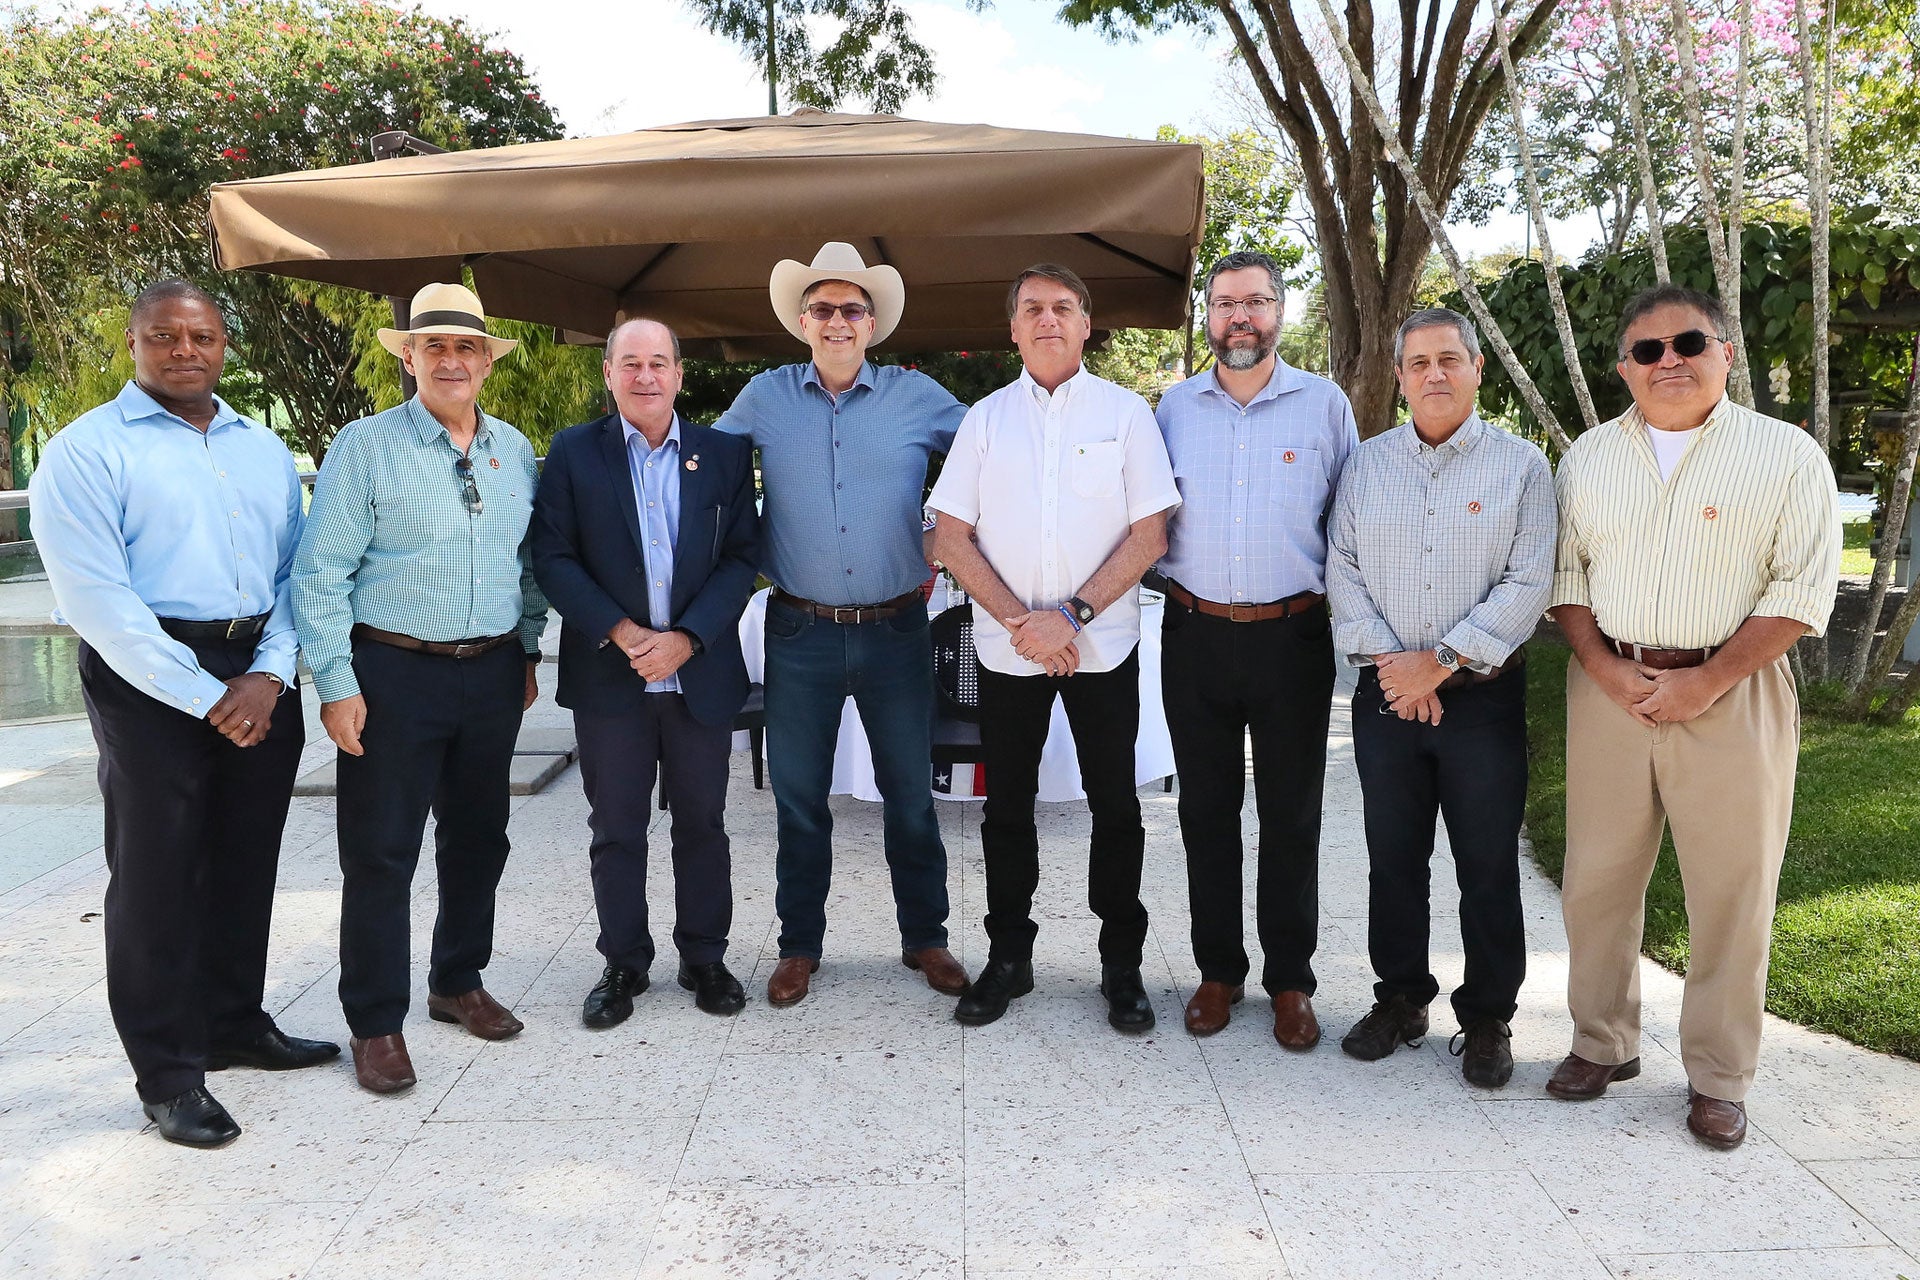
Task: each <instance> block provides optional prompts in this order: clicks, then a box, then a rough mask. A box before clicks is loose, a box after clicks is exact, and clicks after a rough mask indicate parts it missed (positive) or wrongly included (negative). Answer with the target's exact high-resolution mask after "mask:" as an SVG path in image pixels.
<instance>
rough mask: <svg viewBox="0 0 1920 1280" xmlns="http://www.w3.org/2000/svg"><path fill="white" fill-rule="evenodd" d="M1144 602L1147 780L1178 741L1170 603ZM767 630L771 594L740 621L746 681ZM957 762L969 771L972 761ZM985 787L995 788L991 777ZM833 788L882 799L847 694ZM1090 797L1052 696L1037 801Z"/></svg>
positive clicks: (1139, 748) (1163, 767)
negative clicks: (1166, 633)
mask: <svg viewBox="0 0 1920 1280" xmlns="http://www.w3.org/2000/svg"><path fill="white" fill-rule="evenodd" d="M1142 601H1143V603H1142V607H1141V610H1140V737H1139V739H1138V741H1137V742H1136V743H1135V744H1134V750H1133V772H1134V780H1135V781H1136V782H1138V783H1141V784H1144V783H1148V782H1151V781H1153V780H1154V779H1156V778H1164V777H1166V776H1167V775H1168V774H1170V773H1172V772H1173V741H1172V739H1171V738H1169V737H1168V736H1167V713H1166V708H1165V706H1164V704H1163V703H1162V701H1161V698H1160V619H1161V615H1162V613H1163V612H1164V611H1165V605H1164V603H1163V602H1162V601H1161V600H1160V598H1159V597H1158V596H1155V595H1153V594H1152V593H1150V592H1149V593H1147V594H1146V595H1144V596H1143V597H1142ZM945 607H946V594H945V592H944V591H942V590H941V589H940V588H939V587H935V588H934V592H933V599H932V600H931V601H929V602H928V608H927V612H928V613H929V614H936V613H939V612H940V611H941V610H942V609H943V608H945ZM766 629H767V593H766V592H765V591H759V592H756V593H755V594H754V597H753V599H752V600H750V601H748V602H747V611H746V613H744V614H743V615H741V618H740V649H741V653H742V654H743V656H744V657H745V658H746V663H747V678H748V679H749V680H752V681H754V682H755V683H756V684H757V683H760V682H761V681H762V676H763V673H764V671H765V669H766ZM744 741H745V738H744V735H736V745H737V746H738V745H744ZM958 767H959V768H960V769H962V770H966V769H967V768H968V767H969V766H967V765H960V766H958ZM779 768H780V761H779V758H778V757H776V756H774V755H773V754H772V753H771V752H769V753H768V756H767V770H768V772H769V773H772V772H777V771H778V770H779ZM988 785H989V786H991V785H992V779H991V776H990V775H989V779H988ZM954 789H955V790H956V791H961V792H963V793H964V792H965V791H966V790H967V788H966V787H965V786H964V785H962V786H959V787H955V788H954ZM832 791H833V794H835V795H850V796H853V797H855V798H856V799H860V800H870V801H874V802H878V801H879V799H880V789H879V787H877V786H876V785H874V781H873V753H872V751H871V750H870V749H869V748H868V746H867V735H866V730H865V728H864V727H863V726H862V725H861V723H860V713H859V712H858V711H857V710H855V709H854V704H853V699H852V698H848V699H847V702H846V705H845V706H844V707H843V708H841V711H840V740H839V742H838V743H837V744H836V746H835V748H834V753H833V785H832ZM934 794H935V795H936V796H939V797H940V798H941V799H955V800H965V799H971V798H973V797H971V796H969V795H966V794H961V795H953V796H949V795H948V794H947V793H946V792H943V791H937V790H936V791H935V792H934ZM1085 795H1086V792H1084V791H1082V790H1081V789H1080V762H1079V761H1078V760H1077V759H1076V758H1075V756H1074V750H1073V734H1072V732H1071V731H1070V730H1069V729H1068V728H1067V713H1066V709H1065V708H1064V707H1063V706H1062V705H1061V704H1060V701H1059V700H1058V699H1055V700H1054V704H1053V724H1052V726H1051V727H1050V728H1049V729H1048V731H1047V745H1046V747H1045V749H1044V750H1043V751H1042V752H1041V754H1040V797H1039V798H1040V799H1042V800H1048V801H1057V800H1079V799H1082V798H1083V797H1084V796H1085Z"/></svg>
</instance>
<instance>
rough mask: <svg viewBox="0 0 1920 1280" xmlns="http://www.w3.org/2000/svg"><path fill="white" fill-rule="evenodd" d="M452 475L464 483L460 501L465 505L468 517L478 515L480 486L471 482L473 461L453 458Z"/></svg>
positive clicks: (480, 505) (480, 504)
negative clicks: (464, 487) (464, 486)
mask: <svg viewBox="0 0 1920 1280" xmlns="http://www.w3.org/2000/svg"><path fill="white" fill-rule="evenodd" d="M453 474H454V475H455V476H457V477H459V478H460V479H461V480H462V481H464V482H465V483H466V489H465V491H464V492H462V493H461V495H460V499H461V501H463V502H465V503H466V504H467V514H468V515H470V516H477V515H479V514H480V510H481V507H482V506H483V504H482V503H481V501H480V486H479V485H477V484H475V483H474V482H473V460H472V459H471V458H455V459H454V460H453Z"/></svg>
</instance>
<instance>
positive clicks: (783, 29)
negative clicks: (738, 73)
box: [685, 0, 939, 112]
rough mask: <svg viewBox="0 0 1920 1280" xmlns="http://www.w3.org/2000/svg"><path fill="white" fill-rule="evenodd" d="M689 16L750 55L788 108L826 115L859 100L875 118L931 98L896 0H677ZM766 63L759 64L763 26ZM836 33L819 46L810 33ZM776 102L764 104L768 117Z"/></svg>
mask: <svg viewBox="0 0 1920 1280" xmlns="http://www.w3.org/2000/svg"><path fill="white" fill-rule="evenodd" d="M685 2H686V5H687V7H688V8H689V9H690V10H692V12H693V15H694V16H695V17H696V18H698V19H699V20H700V22H701V23H702V24H703V25H704V26H705V27H706V28H707V30H709V31H711V32H713V33H714V34H715V35H717V36H720V37H722V38H724V39H726V40H730V41H732V42H733V43H734V44H735V45H737V46H738V47H739V48H740V50H741V51H742V52H743V53H746V54H747V55H748V56H750V57H751V58H752V59H753V60H754V62H755V64H756V65H757V66H759V68H760V71H761V74H762V75H765V76H766V77H767V92H768V95H769V97H770V98H772V97H774V95H775V90H776V87H780V88H784V89H785V91H786V98H787V102H788V105H790V106H803V107H818V108H820V109H821V110H822V111H833V110H837V109H838V108H839V107H840V104H841V103H842V102H844V101H845V100H846V99H848V98H850V97H864V98H865V100H866V101H867V103H868V105H869V106H870V107H871V108H872V109H873V110H874V111H879V112H893V111H898V110H899V109H900V107H901V104H903V103H904V102H905V101H906V100H907V98H908V97H909V96H910V95H912V94H915V93H931V92H932V91H933V86H934V85H935V83H936V82H937V81H938V79H939V77H938V76H937V75H935V73H934V69H933V54H932V52H931V51H930V50H928V49H927V47H926V46H925V45H923V44H921V43H920V42H919V41H918V40H916V39H914V36H913V19H912V17H911V15H909V14H908V13H907V11H906V9H905V8H904V7H903V6H902V5H901V4H900V3H899V0H685ZM768 23H772V24H773V36H774V38H773V63H774V65H773V66H771V67H769V66H768V64H767V53H768V41H767V24H768ZM827 24H833V25H834V26H835V27H836V28H837V29H836V31H835V34H834V37H833V39H832V40H831V41H830V42H829V43H827V44H826V45H825V46H823V47H820V48H815V46H814V34H815V33H816V31H819V30H822V29H824V28H825V26H826V25H827ZM777 107H778V103H777V102H770V103H769V106H768V110H769V112H771V111H774V110H776V109H777Z"/></svg>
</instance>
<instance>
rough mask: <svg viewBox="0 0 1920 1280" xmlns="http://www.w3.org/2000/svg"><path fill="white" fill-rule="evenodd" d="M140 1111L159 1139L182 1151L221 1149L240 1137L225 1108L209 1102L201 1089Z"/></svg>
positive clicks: (146, 1105)
mask: <svg viewBox="0 0 1920 1280" xmlns="http://www.w3.org/2000/svg"><path fill="white" fill-rule="evenodd" d="M140 1109H141V1110H142V1111H144V1112H146V1113H147V1119H149V1120H151V1121H153V1123H154V1127H155V1128H157V1129H159V1130H160V1136H161V1137H163V1138H165V1139H166V1140H167V1141H168V1142H177V1143H179V1144H180V1145H181V1146H183V1147H224V1146H226V1145H227V1144H228V1143H229V1142H232V1141H233V1140H234V1139H235V1138H237V1137H239V1136H240V1126H239V1125H237V1124H235V1123H234V1122H233V1117H232V1116H230V1115H228V1114H227V1109H226V1108H225V1107H223V1106H221V1105H220V1104H219V1103H217V1102H215V1101H214V1100H213V1095H212V1094H210V1093H208V1092H207V1089H206V1086H205V1085H201V1086H200V1087H198V1088H195V1089H189V1090H187V1091H186V1092H185V1093H182V1094H176V1095H175V1096H173V1097H171V1098H168V1099H167V1100H166V1101H165V1102H143V1103H141V1104H140Z"/></svg>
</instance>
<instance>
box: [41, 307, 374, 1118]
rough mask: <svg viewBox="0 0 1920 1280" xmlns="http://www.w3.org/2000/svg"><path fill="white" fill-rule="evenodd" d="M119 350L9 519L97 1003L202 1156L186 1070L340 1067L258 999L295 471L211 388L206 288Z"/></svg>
mask: <svg viewBox="0 0 1920 1280" xmlns="http://www.w3.org/2000/svg"><path fill="white" fill-rule="evenodd" d="M127 346H128V349H129V350H131V351H132V353H133V381H131V382H129V383H128V384H127V385H126V386H125V387H123V388H122V389H121V391H120V394H119V395H118V396H116V397H115V398H114V399H113V401H112V402H111V403H109V404H103V405H101V406H100V407H99V408H97V409H94V410H93V411H92V412H90V413H87V414H85V415H83V416H82V417H80V418H79V419H78V420H76V421H75V422H73V423H72V424H71V425H69V426H68V427H67V428H66V429H65V430H63V431H61V432H60V434H58V435H56V436H55V437H54V438H53V443H52V444H50V445H48V446H47V451H46V455H45V456H44V457H43V458H42V459H41V460H40V466H39V468H38V469H37V470H35V471H34V473H33V485H32V501H33V527H34V533H35V535H36V537H37V539H38V541H39V549H40V555H41V558H42V559H43V560H44V561H45V562H46V566H47V579H48V581H49V582H50V583H51V584H52V586H53V598H54V601H55V603H56V605H57V606H58V610H57V612H56V613H55V615H54V618H55V620H56V621H63V622H65V623H67V624H68V625H70V626H71V627H72V628H73V629H74V631H76V632H77V633H79V636H80V640H81V645H80V683H81V688H82V689H83V690H84V692H85V694H86V699H87V718H88V719H89V720H91V721H92V722H93V735H94V740H95V742H97V743H98V744H99V747H100V792H101V796H102V798H103V799H104V800H105V801H106V854H107V871H108V875H109V878H108V880H107V895H106V941H107V1005H108V1007H109V1008H110V1009H111V1010H112V1011H113V1024H114V1027H115V1029H117V1030H118V1031H119V1033H120V1041H121V1043H122V1044H123V1045H125V1046H126V1051H127V1058H128V1060H129V1061H131V1062H132V1064H133V1070H134V1083H135V1087H136V1089H137V1090H138V1091H139V1095H140V1101H141V1103H142V1104H143V1109H144V1110H145V1112H146V1114H147V1117H148V1119H150V1120H152V1121H153V1122H154V1124H155V1126H156V1127H157V1128H158V1129H159V1131H160V1135H161V1136H162V1137H164V1138H166V1139H167V1140H168V1141H170V1142H178V1143H181V1144H183V1145H185V1146H191V1147H217V1146H220V1145H221V1144H223V1143H226V1142H230V1141H232V1140H233V1139H234V1138H235V1137H237V1136H239V1133H240V1126H239V1125H237V1124H235V1123H234V1121H233V1117H232V1116H231V1115H229V1114H228V1113H227V1110H226V1108H225V1107H223V1106H221V1105H220V1104H219V1102H217V1101H215V1100H214V1098H213V1096H212V1095H211V1094H209V1093H208V1092H207V1089H206V1073H207V1072H208V1071H218V1070H221V1069H222V1068H225V1067H234V1066H241V1067H258V1068H262V1069H265V1070H270V1071H280V1070H287V1069H290V1068H294V1067H309V1066H314V1065H316V1064H318V1063H321V1062H325V1061H327V1060H328V1059H330V1058H333V1057H336V1056H338V1055H339V1053H340V1047H339V1046H338V1045H334V1044H327V1043H324V1042H321V1041H317V1040H298V1039H294V1038H292V1037H289V1036H285V1035H282V1034H281V1032H280V1030H279V1029H278V1028H277V1027H275V1026H274V1025H273V1019H272V1018H270V1017H269V1016H267V1014H266V1013H265V1011H263V1010H262V1009H261V1007H260V1002H261V995H262V992H263V990H264V988H265V984H266V973H267V926H268V922H269V921H270V920H271V919H272V916H273V885H274V875H275V872H276V870H277V868H278V866H279V861H280V833H281V831H282V830H283V829H284V828H285V826H286V821H287V802H288V800H289V799H290V798H291V797H292V795H293V776H294V772H295V770H297V769H298V768H299V765H300V749H301V747H302V745H303V744H304V743H305V741H306V731H305V725H304V722H303V720H302V717H301V713H300V696H299V694H298V693H293V694H292V696H290V697H283V696H282V695H284V694H287V693H289V691H290V690H291V686H292V685H293V681H294V671H293V660H294V633H293V606H292V602H291V600H290V599H289V594H288V585H287V575H288V572H289V571H290V569H291V568H292V564H293V549H294V546H295V544H296V543H297V542H298V541H299V538H300V521H301V517H300V505H301V503H300V499H301V493H300V478H299V476H298V475H297V474H296V473H295V472H294V469H293V457H292V455H291V454H289V453H288V452H287V447H286V446H285V445H284V444H282V443H280V440H279V437H277V436H275V435H274V434H273V433H272V432H271V431H269V430H267V429H266V428H265V427H263V426H260V425H259V424H258V423H255V422H251V421H249V420H248V419H246V418H243V417H241V416H240V415H239V414H237V413H235V412H234V411H233V409H232V408H231V407H230V406H228V404H227V403H226V402H225V401H224V400H222V399H220V398H219V397H218V396H216V395H215V394H214V391H213V389H214V387H215V385H216V384H217V383H218V382H219V380H220V370H221V368H222V366H223V365H224V364H225V362H226V355H227V332H226V321H225V319H224V318H223V317H222V316H221V314H220V308H219V307H218V306H217V305H215V303H214V301H213V299H212V298H210V297H208V296H207V295H206V293H204V292H203V291H202V290H200V289H199V288H197V287H196V286H194V285H192V284H189V283H188V282H186V281H185V280H163V281H161V282H160V283H158V284H155V285H153V286H151V287H149V288H148V289H146V290H144V291H143V292H142V293H141V294H140V296H139V297H137V298H135V299H134V301H133V308H132V311H131V313H130V315H129V316H128V320H127Z"/></svg>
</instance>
